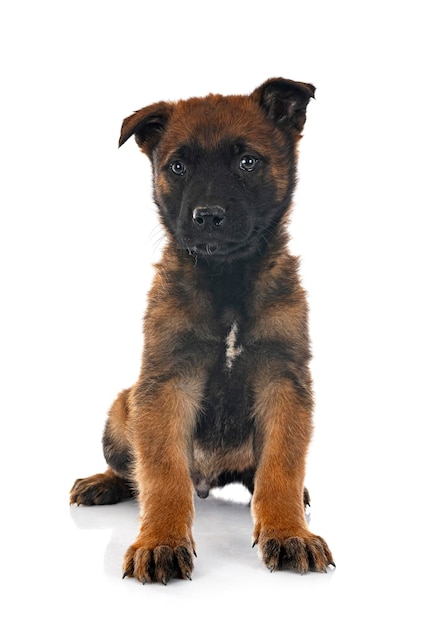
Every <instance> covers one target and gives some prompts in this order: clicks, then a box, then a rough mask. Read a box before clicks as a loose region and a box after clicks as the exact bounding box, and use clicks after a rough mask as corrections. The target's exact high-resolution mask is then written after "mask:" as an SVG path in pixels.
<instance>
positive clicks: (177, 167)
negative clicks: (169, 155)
mask: <svg viewBox="0 0 427 626" xmlns="http://www.w3.org/2000/svg"><path fill="white" fill-rule="evenodd" d="M170 168H171V170H172V172H173V173H174V174H176V175H177V176H182V175H183V174H184V172H185V170H186V169H187V168H186V167H185V165H184V163H183V162H182V161H172V163H171V164H170Z"/></svg>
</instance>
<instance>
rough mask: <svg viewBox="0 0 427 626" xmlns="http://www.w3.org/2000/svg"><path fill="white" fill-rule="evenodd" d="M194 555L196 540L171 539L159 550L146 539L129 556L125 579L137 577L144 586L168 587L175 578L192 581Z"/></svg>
mask: <svg viewBox="0 0 427 626" xmlns="http://www.w3.org/2000/svg"><path fill="white" fill-rule="evenodd" d="M193 555H194V556H195V555H196V553H195V551H194V544H193V542H192V540H188V539H180V540H168V541H167V542H165V543H164V544H161V545H158V546H156V547H151V546H149V545H147V544H146V543H145V542H144V539H141V540H137V541H136V542H135V543H134V544H132V545H131V546H130V548H129V549H128V551H127V552H126V554H125V559H124V563H123V578H126V577H135V578H137V579H138V580H139V581H140V582H142V584H144V585H145V583H147V582H161V583H163V584H164V585H167V583H168V582H169V581H170V580H171V578H187V579H188V580H191V574H192V572H193Z"/></svg>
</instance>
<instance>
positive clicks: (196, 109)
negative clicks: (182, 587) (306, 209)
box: [71, 78, 333, 584]
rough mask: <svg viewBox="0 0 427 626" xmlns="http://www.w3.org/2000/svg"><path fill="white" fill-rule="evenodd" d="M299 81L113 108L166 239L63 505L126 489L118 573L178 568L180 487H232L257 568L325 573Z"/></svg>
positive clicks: (162, 574)
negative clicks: (101, 420)
mask: <svg viewBox="0 0 427 626" xmlns="http://www.w3.org/2000/svg"><path fill="white" fill-rule="evenodd" d="M314 91H315V89H314V87H313V86H312V85H310V84H306V83H301V82H294V81H291V80H285V79H283V78H275V79H270V80H267V81H266V82H265V83H263V84H262V85H261V86H260V87H258V88H257V89H255V91H253V92H252V93H251V94H250V95H244V96H225V97H224V96H221V95H212V94H211V95H209V96H207V97H204V98H190V99H188V100H182V101H178V102H175V103H172V102H157V103H156V104H152V105H150V106H147V107H145V108H143V109H141V110H139V111H137V112H135V113H134V114H133V115H131V116H129V117H127V118H126V119H125V120H124V122H123V126H122V131H121V136H120V141H119V145H120V146H121V145H122V144H124V143H125V142H126V141H127V140H128V139H129V138H130V137H131V136H132V135H134V136H135V139H136V142H137V144H138V146H139V147H140V149H141V151H142V152H143V153H144V154H146V155H147V156H148V157H149V158H150V160H151V163H152V168H153V183H154V201H155V203H156V205H157V207H158V211H159V216H160V220H161V223H162V224H163V227H164V230H165V233H166V237H167V242H166V244H165V247H164V251H163V257H162V260H161V261H160V262H159V263H158V265H157V272H156V275H155V278H154V282H153V286H152V289H151V292H150V295H149V299H148V305H147V310H146V314H145V321H144V338H145V339H144V350H143V357H142V366H141V371H140V375H139V378H138V381H137V382H136V384H135V385H134V386H133V387H132V388H131V389H127V390H125V391H123V392H122V393H120V395H119V396H118V398H117V399H116V401H115V402H114V404H113V406H112V408H111V410H110V412H109V417H108V421H107V423H106V427H105V431H104V437H103V446H104V454H105V458H106V461H107V463H108V469H107V470H106V472H104V473H102V474H96V475H95V476H90V477H89V478H85V479H80V480H77V481H76V482H75V484H74V486H73V488H72V490H71V502H72V503H77V504H85V505H92V504H113V503H115V502H118V501H120V500H121V499H123V498H126V497H129V496H131V495H133V494H135V495H137V497H138V499H139V502H140V506H141V526H140V530H139V534H138V536H137V537H136V540H135V542H134V543H133V544H132V545H131V546H130V548H129V549H128V551H127V553H126V555H125V559H124V566H123V572H124V576H129V577H130V576H134V577H136V578H137V579H139V580H140V581H141V582H142V583H145V582H149V581H153V582H154V581H158V582H162V583H164V584H166V583H167V582H168V581H169V580H170V579H171V578H172V577H179V578H191V574H192V570H193V556H194V554H195V543H194V539H193V535H192V523H193V514H194V505H193V497H194V496H193V494H194V490H195V491H196V492H197V494H198V495H199V496H200V497H202V498H205V497H207V496H208V494H209V490H210V489H211V488H212V487H213V486H223V485H225V484H227V483H230V482H236V481H238V482H241V483H243V484H244V485H246V487H247V488H248V489H249V490H250V492H251V493H252V494H253V496H252V502H251V507H252V514H253V519H254V532H253V540H254V545H255V544H258V547H259V551H260V555H261V558H262V560H263V561H264V563H265V565H266V566H267V568H268V569H269V570H271V571H272V570H276V569H292V570H296V571H298V572H301V573H305V572H307V571H309V570H312V571H316V572H322V571H326V568H327V567H328V566H329V565H333V558H332V555H331V552H330V550H329V548H328V546H327V544H326V542H325V541H324V539H322V538H321V537H319V536H317V535H314V534H313V533H311V532H310V530H309V529H308V526H307V523H306V520H305V515H304V510H305V509H304V505H305V504H307V503H308V502H309V499H308V492H307V491H305V490H304V474H305V462H306V455H307V448H308V445H309V441H310V436H311V432H312V411H313V398H312V389H311V387H312V383H311V377H310V371H309V361H310V345H309V333H308V324H307V302H306V296H305V293H304V291H303V289H302V287H301V284H300V281H299V275H298V261H297V259H295V258H294V257H293V256H291V254H290V253H289V251H288V249H287V240H288V237H287V232H286V225H287V220H288V214H289V210H290V206H291V201H292V195H293V192H294V189H295V182H296V166H297V147H298V143H299V140H300V138H301V132H302V130H303V127H304V123H305V119H306V108H307V104H308V102H309V101H310V99H311V98H312V97H314Z"/></svg>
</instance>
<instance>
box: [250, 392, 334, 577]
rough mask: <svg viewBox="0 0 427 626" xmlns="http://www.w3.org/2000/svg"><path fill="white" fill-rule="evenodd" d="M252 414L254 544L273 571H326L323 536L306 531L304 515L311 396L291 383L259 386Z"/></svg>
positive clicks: (328, 555) (327, 560)
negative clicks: (254, 431)
mask: <svg viewBox="0 0 427 626" xmlns="http://www.w3.org/2000/svg"><path fill="white" fill-rule="evenodd" d="M255 414H256V417H255V419H256V424H257V432H258V435H257V436H258V437H259V441H258V448H259V459H258V466H257V470H256V474H255V487H254V496H253V500H252V512H253V516H254V521H255V527H254V545H255V544H258V545H259V549H260V554H261V557H262V559H263V561H264V563H265V565H266V566H267V567H268V568H269V569H270V570H271V571H273V570H275V569H294V570H297V571H299V572H301V573H305V572H307V571H309V570H312V571H325V570H326V568H327V567H328V565H330V564H333V559H332V555H331V552H330V550H329V548H328V546H327V544H326V542H325V541H324V539H322V537H319V536H317V535H314V534H313V533H311V532H310V531H309V529H308V526H307V523H306V520H305V515H304V474H305V457H306V453H307V448H308V444H309V440H310V435H311V398H310V391H309V390H307V391H304V390H303V389H302V388H297V386H296V385H295V384H294V383H293V382H292V381H291V380H283V381H280V382H279V381H276V382H270V383H267V384H263V385H260V386H259V387H258V389H257V391H256V402H255Z"/></svg>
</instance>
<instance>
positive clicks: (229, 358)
mask: <svg viewBox="0 0 427 626" xmlns="http://www.w3.org/2000/svg"><path fill="white" fill-rule="evenodd" d="M238 333H239V327H238V326H237V322H233V323H232V325H231V327H230V332H229V333H228V335H227V337H226V339H225V366H226V368H227V369H229V370H231V368H232V367H233V363H234V361H235V359H236V358H237V357H238V356H239V355H240V354H242V351H243V347H242V346H239V345H237V335H238Z"/></svg>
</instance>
